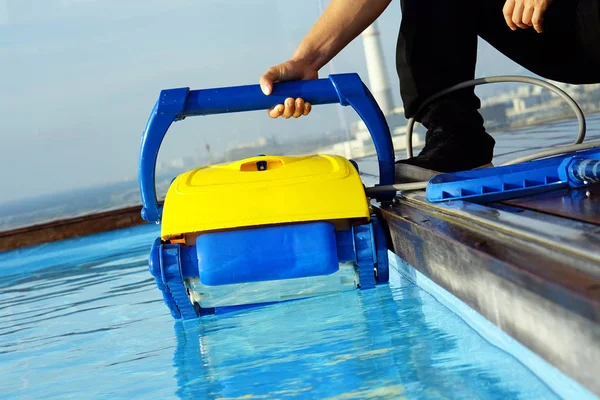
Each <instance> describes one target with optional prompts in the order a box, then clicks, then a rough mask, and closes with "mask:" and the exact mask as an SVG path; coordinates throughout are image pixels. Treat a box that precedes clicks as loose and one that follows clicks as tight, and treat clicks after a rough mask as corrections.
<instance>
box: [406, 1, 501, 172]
mask: <svg viewBox="0 0 600 400" xmlns="http://www.w3.org/2000/svg"><path fill="white" fill-rule="evenodd" d="M485 1H491V0H485ZM478 2H479V0H418V1H416V0H401V5H402V24H401V27H400V32H399V36H398V45H397V69H398V76H399V78H400V89H401V94H402V99H403V103H404V107H405V115H406V117H407V118H408V117H413V116H414V115H415V113H416V112H417V110H418V108H419V107H420V105H421V103H422V102H423V101H424V100H425V99H427V98H428V97H430V96H431V95H433V94H435V93H437V92H439V91H440V90H442V89H445V88H447V87H449V86H452V85H455V84H457V83H460V82H463V81H466V80H470V79H473V78H474V74H475V63H476V59H477V40H478V38H477V26H476V24H474V23H473V21H475V20H476V19H477V10H476V9H475V5H476V4H477V3H478ZM500 17H502V15H501V14H500ZM479 107H480V101H479V99H478V98H477V97H476V96H475V93H474V88H469V89H464V90H462V91H460V92H454V93H452V94H449V95H447V96H444V97H443V98H442V99H440V100H438V101H436V102H435V103H433V104H431V105H430V106H428V107H427V108H426V109H424V110H422V112H421V113H420V114H419V115H418V118H417V120H418V121H419V122H421V123H422V124H423V125H424V126H425V127H426V128H427V136H426V145H425V148H423V150H422V151H421V153H420V154H419V155H418V156H417V157H413V158H412V159H410V160H402V161H400V162H398V163H397V165H396V179H397V180H398V181H406V180H428V179H429V178H430V177H431V175H433V174H435V172H437V171H439V172H452V171H459V170H466V169H472V168H475V167H479V166H483V165H486V164H488V163H490V162H491V160H492V156H493V147H494V143H495V142H494V139H493V138H492V137H491V136H490V135H488V134H487V133H486V132H485V129H484V127H483V122H484V121H483V118H482V117H481V115H480V114H479V112H478V109H479ZM432 170H433V172H434V173H432Z"/></svg>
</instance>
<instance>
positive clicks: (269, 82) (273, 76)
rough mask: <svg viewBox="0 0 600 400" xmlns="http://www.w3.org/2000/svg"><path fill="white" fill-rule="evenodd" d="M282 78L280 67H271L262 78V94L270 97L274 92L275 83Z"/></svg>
mask: <svg viewBox="0 0 600 400" xmlns="http://www.w3.org/2000/svg"><path fill="white" fill-rule="evenodd" d="M280 76H281V73H280V70H279V68H278V67H271V68H269V69H268V70H267V72H265V73H264V74H263V76H261V77H260V80H259V84H260V88H261V90H262V92H263V93H264V94H265V95H267V96H268V95H270V94H271V92H273V82H276V81H277V80H278V79H279V78H280Z"/></svg>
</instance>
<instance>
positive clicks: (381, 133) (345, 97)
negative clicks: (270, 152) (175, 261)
mask: <svg viewBox="0 0 600 400" xmlns="http://www.w3.org/2000/svg"><path fill="white" fill-rule="evenodd" d="M288 97H292V98H299V97H300V98H303V99H304V100H305V101H307V102H309V103H311V104H312V105H319V104H334V103H339V104H341V105H342V106H348V105H350V106H352V108H353V109H354V110H355V111H356V112H357V114H358V115H359V116H360V117H361V118H362V120H363V121H364V122H365V125H366V126H367V128H368V129H369V132H370V133H371V138H372V139H373V143H374V144H375V150H376V151H377V158H378V162H379V184H380V185H392V184H393V183H394V146H393V144H392V137H391V134H390V130H389V127H388V125H387V122H386V120H385V117H384V115H383V113H382V112H381V109H380V108H379V106H378V105H377V102H376V101H375V99H374V98H373V96H372V95H371V92H370V91H369V89H368V88H367V87H366V86H365V85H364V84H363V82H362V81H361V79H360V77H359V76H358V75H357V74H354V73H352V74H337V75H329V78H328V79H315V80H308V81H293V82H281V83H277V84H275V85H274V88H273V93H272V94H271V95H269V96H266V95H264V94H263V92H262V91H261V89H260V86H259V85H246V86H236V87H226V88H216V89H202V90H190V89H189V88H179V89H167V90H163V91H161V93H160V97H159V99H158V101H157V102H156V104H155V105H154V109H153V110H152V113H151V114H150V118H149V119H148V123H147V124H146V129H145V130H144V133H143V135H142V144H141V148H140V158H139V165H138V179H139V183H140V193H141V197H142V206H143V209H142V218H144V219H145V220H146V221H148V222H159V221H160V218H161V210H160V209H159V207H158V202H157V199H156V187H155V168H156V159H157V157H158V151H159V149H160V145H161V143H162V141H163V138H164V137H165V134H166V133H167V130H168V129H169V127H170V126H171V124H172V123H173V122H174V121H179V120H182V119H184V118H186V117H189V116H195V115H210V114H223V113H232V112H242V111H255V110H267V109H269V108H271V107H274V106H276V105H277V104H283V103H284V101H285V99H287V98H288ZM394 194H395V192H390V193H381V194H379V197H378V198H377V199H378V200H390V199H392V198H393V196H394Z"/></svg>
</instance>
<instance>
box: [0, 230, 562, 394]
mask: <svg viewBox="0 0 600 400" xmlns="http://www.w3.org/2000/svg"><path fill="white" fill-rule="evenodd" d="M157 234H158V227H156V226H143V227H138V228H133V229H127V230H123V231H119V232H114V233H107V234H102V235H97V236H93V237H90V238H85V239H78V240H73V241H68V242H61V243H54V244H48V245H44V246H40V247H37V248H33V249H29V250H22V251H16V252H11V253H6V254H0V266H1V267H0V278H1V279H0V307H1V311H0V354H1V355H2V365H3V374H4V377H3V379H2V381H1V383H0V392H1V393H3V396H4V397H5V398H40V397H42V398H81V397H85V398H111V399H113V398H132V397H146V398H148V397H150V398H182V399H188V398H245V399H249V398H286V397H291V396H297V397H299V398H336V399H349V398H373V399H375V398H394V399H401V398H406V399H441V398H444V399H446V398H450V399H455V398H462V399H464V398H477V399H481V398H486V399H488V398H489V399H515V398H523V399H531V398H535V399H549V398H555V396H554V394H553V393H552V392H551V391H550V390H549V389H548V387H547V386H546V385H545V384H544V383H542V382H541V381H540V380H538V379H537V378H536V377H535V376H534V375H533V374H532V373H531V372H530V371H529V370H527V369H526V368H525V367H523V366H522V365H521V364H520V363H519V362H518V361H516V360H515V359H514V358H513V357H512V356H510V355H509V354H507V353H505V352H503V351H501V350H499V349H498V348H496V347H494V346H492V345H490V344H489V343H488V342H486V341H485V340H484V339H482V337H481V336H479V335H478V334H477V333H475V332H474V331H473V330H471V328H469V327H468V326H467V325H466V324H465V323H464V322H463V321H462V320H460V319H459V318H458V317H457V316H456V315H455V314H453V313H451V312H450V311H448V310H447V309H446V308H444V307H443V306H442V305H441V304H440V303H438V302H437V301H436V300H434V299H433V298H432V297H431V296H429V295H428V294H426V293H424V292H423V291H421V290H420V289H418V288H417V287H416V286H414V285H413V284H411V283H410V282H408V281H406V280H405V279H403V278H402V277H401V276H399V275H398V274H397V273H396V274H394V273H392V274H391V282H390V285H389V286H383V287H380V288H378V289H376V290H371V291H366V292H359V291H354V292H348V293H344V294H339V295H329V296H325V297H319V298H313V299H306V300H302V301H296V302H289V303H284V304H278V305H275V306H268V307H261V308H255V309H251V310H246V311H244V312H238V313H232V314H226V315H222V316H218V317H214V316H211V317H208V318H207V319H205V320H203V321H202V322H201V323H199V322H190V323H186V324H185V325H184V324H182V323H175V322H174V321H173V320H172V319H171V316H170V315H169V312H168V310H167V309H166V307H165V306H164V304H163V302H162V298H161V296H160V293H159V292H158V290H157V289H156V288H155V286H154V282H153V279H152V278H151V276H150V274H149V272H148V270H147V267H146V258H147V252H148V251H149V248H150V244H151V242H152V239H153V238H154V237H155V236H156V235H157Z"/></svg>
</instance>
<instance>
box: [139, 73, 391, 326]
mask: <svg viewBox="0 0 600 400" xmlns="http://www.w3.org/2000/svg"><path fill="white" fill-rule="evenodd" d="M288 97H293V98H297V97H301V98H303V99H305V101H308V102H310V103H311V104H313V105H319V104H333V103H339V104H341V105H342V106H348V105H350V106H352V107H353V109H354V110H355V111H356V112H357V113H358V114H359V116H360V117H361V118H362V119H363V121H364V122H365V124H366V126H367V128H368V129H369V131H370V133H371V137H372V139H373V142H374V145H375V148H376V150H377V156H378V163H379V177H380V182H379V185H381V186H388V185H391V184H393V181H394V151H393V145H392V140H391V135H390V132H389V128H388V126H387V123H386V121H385V118H384V116H383V113H382V112H381V110H380V109H379V107H378V105H377V103H376V102H375V100H374V98H373V96H372V95H371V93H370V92H369V90H368V89H367V87H366V86H365V85H364V84H363V82H362V81H361V79H360V77H359V76H358V75H356V74H338V75H330V76H329V78H327V79H316V80H310V81H297V82H282V83H279V84H276V85H275V88H274V90H273V93H272V94H271V95H270V96H265V95H264V94H263V93H262V91H261V90H260V87H259V85H248V86H237V87H227V88H216V89H203V90H190V89H189V88H178V89H168V90H163V91H162V92H161V93H160V97H159V99H158V101H157V102H156V104H155V106H154V109H153V110H152V113H151V115H150V118H149V120H148V123H147V125H146V129H145V131H144V133H143V136H142V143H141V150H140V158H139V183H140V192H141V198H142V205H143V209H142V217H143V218H144V219H145V220H146V221H148V222H152V223H160V224H161V234H160V237H159V238H157V239H156V240H155V241H154V243H153V245H152V249H151V251H150V259H149V268H150V272H151V273H152V275H153V276H154V278H155V280H156V285H157V287H158V288H159V289H160V290H161V292H162V295H163V299H164V301H165V303H166V304H167V306H168V307H169V310H170V311H171V315H172V316H173V317H174V318H175V319H195V318H198V317H200V316H203V315H206V314H214V313H219V312H222V311H227V310H232V309H238V308H240V307H247V306H249V305H256V304H268V303H272V302H280V301H287V300H293V299H300V298H306V297H309V296H316V295H323V294H328V293H334V292H339V291H345V290H356V289H361V290H364V289H370V288H373V287H375V286H376V285H377V284H384V283H387V281H388V277H389V275H388V260H387V239H386V238H387V236H386V232H385V230H384V229H383V228H382V226H381V224H380V221H379V220H378V219H377V218H376V216H375V215H374V213H373V211H372V209H371V207H370V201H369V198H368V197H367V194H366V192H365V187H364V185H363V183H362V181H361V179H360V175H359V171H358V167H357V165H356V164H355V163H354V162H351V161H350V160H347V159H345V158H343V157H340V156H335V155H326V154H315V155H301V156H278V155H258V156H256V157H250V158H246V159H243V160H239V161H235V162H232V163H228V164H219V165H213V166H204V167H199V168H195V169H193V170H191V171H187V172H185V173H183V174H181V175H179V176H178V177H177V178H175V179H174V180H173V182H172V183H171V185H170V187H169V189H168V191H167V195H166V197H165V201H164V205H163V206H162V207H159V205H158V201H157V198H156V188H155V166H156V159H157V156H158V151H159V148H160V145H161V143H162V140H163V138H164V136H165V134H166V132H167V130H168V129H169V127H170V126H171V124H172V123H173V122H174V121H180V120H183V119H185V118H186V117H189V116H198V115H209V114H221V113H232V112H242V111H252V110H266V109H268V108H271V107H273V106H275V105H276V104H281V103H283V102H284V100H285V99H286V98H288ZM394 194H395V193H394V192H389V191H388V192H386V191H381V192H378V194H377V195H376V196H375V199H376V200H378V201H384V202H385V201H389V200H391V199H392V198H393V196H394Z"/></svg>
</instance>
